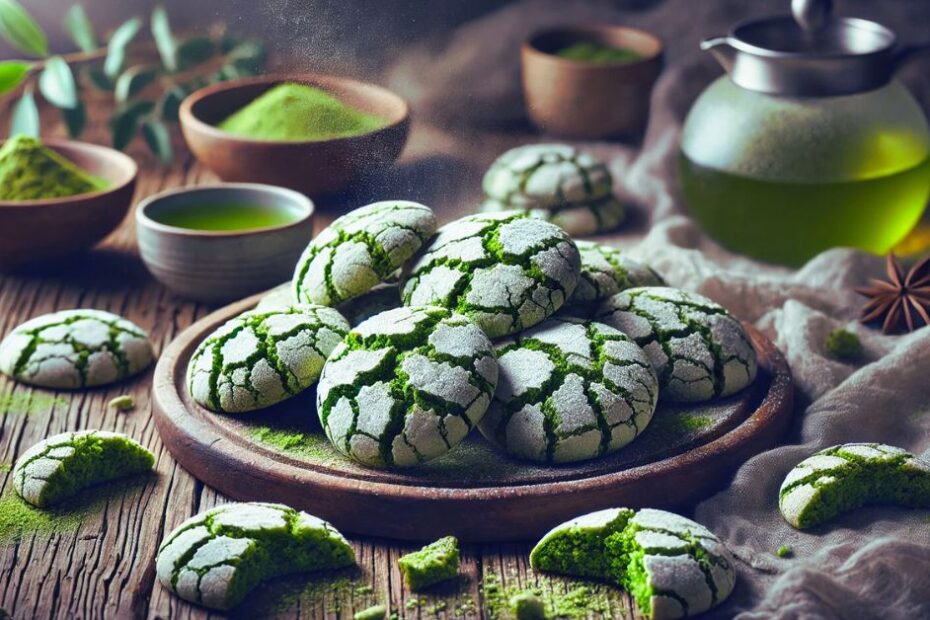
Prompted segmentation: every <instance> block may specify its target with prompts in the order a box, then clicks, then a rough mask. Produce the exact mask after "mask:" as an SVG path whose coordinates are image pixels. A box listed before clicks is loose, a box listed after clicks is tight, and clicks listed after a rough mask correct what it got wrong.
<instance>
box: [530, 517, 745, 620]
mask: <svg viewBox="0 0 930 620" xmlns="http://www.w3.org/2000/svg"><path fill="white" fill-rule="evenodd" d="M530 564H531V565H532V566H533V568H536V569H538V570H543V571H550V572H555V573H562V574H566V575H573V576H577V577H588V578H594V579H602V580H606V581H609V582H612V583H616V584H617V585H619V586H621V587H623V588H624V589H626V590H627V591H628V592H629V593H630V594H631V595H632V596H633V598H634V599H635V601H636V604H637V606H638V607H639V608H640V610H641V611H642V612H643V614H645V615H646V616H647V617H649V618H654V619H665V618H684V617H688V616H693V615H696V614H699V613H702V612H705V611H707V610H708V609H710V608H712V607H714V606H715V605H718V604H720V603H721V602H722V601H723V600H725V599H726V598H727V597H728V596H729V595H730V593H731V592H732V591H733V586H734V585H735V583H736V571H735V567H734V564H733V557H732V556H731V555H730V552H729V551H728V550H727V548H726V547H725V546H724V544H723V543H722V542H721V541H720V539H718V538H717V537H716V536H714V534H713V533H711V532H710V531H709V530H708V529H707V528H705V527H704V526H703V525H700V524H699V523H696V522H694V521H692V520H690V519H686V518H684V517H682V516H679V515H676V514H674V513H671V512H665V511H663V510H653V509H650V508H645V509H643V510H640V511H633V510H631V509H629V508H611V509H607V510H601V511H599V512H594V513H591V514H587V515H584V516H581V517H578V518H576V519H573V520H571V521H568V522H566V523H563V524H562V525H559V526H557V527H555V528H554V529H553V530H552V531H550V532H549V533H548V534H546V535H545V536H544V537H543V538H542V540H540V541H539V543H538V544H537V545H536V547H534V548H533V551H532V552H531V553H530Z"/></svg>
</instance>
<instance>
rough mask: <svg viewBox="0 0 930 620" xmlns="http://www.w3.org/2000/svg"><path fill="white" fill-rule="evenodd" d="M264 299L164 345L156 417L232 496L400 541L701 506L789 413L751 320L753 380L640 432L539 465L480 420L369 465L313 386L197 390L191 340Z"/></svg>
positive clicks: (786, 374)
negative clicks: (607, 512) (335, 438)
mask: <svg viewBox="0 0 930 620" xmlns="http://www.w3.org/2000/svg"><path fill="white" fill-rule="evenodd" d="M260 298H261V295H256V296H254V297H250V298H248V299H245V300H243V301H240V302H237V303H234V304H231V305H229V306H226V307H225V308H222V309H220V310H218V311H216V312H214V313H213V314H210V315H209V316H207V317H205V318H203V319H201V320H200V321H198V322H197V323H195V324H194V325H192V326H191V327H189V328H188V329H186V330H185V331H184V332H182V333H181V334H180V335H179V336H178V337H177V338H176V339H175V340H174V342H172V343H171V344H170V345H169V346H168V348H167V349H166V350H165V352H164V353H163V354H162V356H161V359H160V360H159V362H158V366H157V367H156V369H155V377H154V389H153V401H154V415H155V424H156V426H157V428H158V432H159V433H160V434H161V437H162V440H163V441H164V442H165V445H166V446H167V447H168V450H169V451H170V452H171V454H172V455H174V457H175V459H177V461H178V462H179V463H180V464H181V465H182V466H183V467H184V468H185V469H187V470H188V471H189V472H191V473H192V474H193V475H194V476H196V477H197V478H198V479H200V480H202V481H203V482H205V483H207V484H209V485H210V486H212V487H215V488H216V489H219V490H220V491H222V492H223V493H225V494H227V495H229V496H230V497H234V498H237V499H241V500H251V501H256V500H261V501H274V502H282V503H285V504H288V505H291V506H293V507H295V508H299V509H303V510H306V511H308V512H310V513H312V514H314V515H317V516H319V517H321V518H323V519H326V520H328V521H331V522H332V523H333V524H334V525H335V526H336V527H337V528H339V529H340V530H342V531H344V532H352V533H356V534H365V535H369V536H383V537H389V538H398V539H405V540H432V539H435V538H437V537H439V536H442V535H445V534H454V535H456V536H458V537H459V538H460V539H462V540H465V541H505V540H525V539H532V538H536V537H538V536H539V535H541V534H542V533H543V532H545V531H546V530H548V529H549V528H551V527H552V526H554V525H555V524H557V523H560V522H562V521H565V520H567V519H569V518H571V517H574V516H577V515H579V514H583V513H585V512H590V511H593V510H598V509H601V508H607V507H611V506H629V507H632V508H636V507H643V506H651V507H656V508H681V507H685V506H689V505H693V504H694V503H695V502H696V501H698V500H699V499H701V498H704V497H706V496H708V495H709V494H710V493H712V492H714V491H716V490H717V489H719V488H721V487H722V486H724V484H725V483H726V482H727V481H728V480H729V478H730V476H731V474H732V472H733V470H734V469H735V468H736V467H737V466H738V465H740V464H741V463H743V462H744V461H745V460H746V459H748V458H749V457H750V456H752V455H754V454H756V453H758V452H760V451H761V450H763V449H765V448H768V447H770V446H773V445H774V444H775V443H776V441H777V440H778V439H779V438H780V437H781V435H782V434H783V433H784V431H785V430H786V429H787V427H788V424H789V422H790V418H791V412H792V400H793V387H792V383H791V373H790V371H789V369H788V365H787V363H786V362H785V359H784V357H783V356H782V355H781V353H780V352H779V351H778V350H777V349H776V348H775V346H774V345H773V344H772V343H771V342H770V341H769V340H768V339H767V338H765V336H763V335H762V334H761V333H760V332H758V331H757V330H755V329H754V328H752V327H750V326H747V328H748V329H749V333H750V336H751V337H752V342H753V345H754V346H755V348H756V351H757V352H758V357H759V376H758V378H757V379H756V381H755V383H754V384H753V385H752V386H751V387H749V388H747V389H746V390H744V391H742V392H741V393H739V394H737V395H735V396H732V397H729V398H726V399H721V400H718V401H714V402H713V403H710V404H702V405H689V406H681V405H667V404H660V406H659V409H658V411H657V412H656V415H655V417H654V419H653V421H652V423H651V424H650V426H649V427H648V428H647V429H646V431H644V432H643V434H642V435H641V436H640V437H639V438H638V439H637V440H636V441H634V442H633V443H632V444H630V445H629V446H627V447H626V448H624V449H623V450H620V451H619V452H617V453H615V454H612V455H608V456H605V457H603V458H600V459H595V460H592V461H586V462H581V463H575V464H568V465H561V466H540V465H537V464H532V463H524V462H520V461H516V460H513V459H511V458H509V457H507V456H506V455H504V454H502V453H500V452H499V451H497V450H495V449H494V448H492V446H491V445H490V444H489V443H487V442H486V441H485V440H484V439H483V438H482V437H481V436H480V433H478V432H477V431H476V432H473V433H472V434H471V435H469V437H468V439H466V441H465V442H463V444H462V445H460V446H459V447H458V448H457V449H455V450H453V451H452V452H450V453H449V454H447V455H445V456H443V457H441V458H439V459H436V460H435V461H431V462H429V463H426V464H424V465H421V466H418V467H415V468H411V469H405V470H395V471H389V470H377V469H368V468H365V467H362V466H360V465H357V464H356V463H354V462H352V461H350V460H348V459H346V458H344V457H342V456H341V455H340V454H339V453H337V452H336V451H335V450H334V449H333V448H332V447H331V446H330V445H329V443H328V442H327V440H326V438H325V436H324V434H323V432H322V430H321V428H320V426H319V422H318V420H317V416H316V408H315V406H314V401H315V396H316V394H315V391H314V390H308V391H307V393H305V394H302V395H301V396H299V397H297V398H294V399H291V400H289V401H287V402H285V403H281V404H280V405H276V406H274V407H270V408H268V409H263V410H261V411H257V412H254V413H251V414H246V415H221V414H215V413H211V412H209V411H207V410H205V409H203V408H202V407H200V406H198V405H197V404H195V403H194V402H193V401H192V400H191V398H190V396H189V394H188V392H187V386H186V381H185V374H186V371H187V362H188V360H189V359H190V357H191V354H192V353H193V351H194V349H195V348H196V346H197V345H198V344H199V343H200V341H201V340H202V339H203V338H204V337H205V336H207V335H208V334H209V333H210V332H212V331H213V330H214V329H215V328H216V327H217V326H219V325H220V324H221V323H223V322H225V321H227V320H228V319H230V318H232V317H233V316H235V315H237V314H239V313H241V312H244V311H246V310H249V309H251V308H252V307H254V306H255V304H256V303H258V300H259V299H260Z"/></svg>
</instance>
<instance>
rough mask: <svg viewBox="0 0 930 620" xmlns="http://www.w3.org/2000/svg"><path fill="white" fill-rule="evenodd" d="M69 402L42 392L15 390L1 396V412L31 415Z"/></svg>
mask: <svg viewBox="0 0 930 620" xmlns="http://www.w3.org/2000/svg"><path fill="white" fill-rule="evenodd" d="M67 404H68V400H67V399H66V398H62V397H60V396H50V395H49V394H44V393H42V392H28V393H22V392H15V393H13V394H4V395H3V396H0V414H4V413H20V414H24V415H31V414H33V413H43V412H48V411H51V410H52V409H54V408H55V407H58V406H62V407H63V406H65V405H67Z"/></svg>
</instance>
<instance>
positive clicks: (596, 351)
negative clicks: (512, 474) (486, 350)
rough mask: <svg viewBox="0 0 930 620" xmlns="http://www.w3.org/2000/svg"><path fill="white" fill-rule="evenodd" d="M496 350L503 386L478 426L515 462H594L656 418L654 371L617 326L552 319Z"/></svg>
mask: <svg viewBox="0 0 930 620" xmlns="http://www.w3.org/2000/svg"><path fill="white" fill-rule="evenodd" d="M496 350H497V355H498V364H499V366H500V385H499V386H498V389H497V392H496V393H495V395H494V400H493V401H492V403H491V406H490V407H489V409H488V413H487V414H486V415H485V417H484V419H483V420H482V421H481V423H480V424H479V428H480V430H481V432H482V434H483V435H484V436H485V437H487V438H488V439H489V440H491V441H492V442H494V443H496V444H497V445H498V446H500V447H501V448H503V449H504V450H505V451H506V452H507V453H508V454H511V455H513V456H515V457H517V458H521V459H528V460H534V461H543V462H553V463H564V462H571V461H579V460H585V459H590V458H595V457H598V456H601V455H603V454H607V453H609V452H613V451H615V450H618V449H620V448H622V447H623V446H625V445H627V444H628V443H630V442H631V441H633V439H635V438H636V437H637V436H638V435H639V434H640V433H641V432H642V431H643V430H644V429H645V427H646V426H647V425H648V424H649V421H650V420H651V419H652V414H653V412H654V411H655V407H656V401H657V400H658V381H657V379H656V375H655V372H654V371H653V370H652V367H651V366H650V365H649V360H648V359H647V358H646V354H645V353H644V352H643V351H642V349H640V348H639V347H638V346H637V345H636V344H635V343H634V342H632V341H631V340H630V339H629V338H627V337H626V336H625V335H623V334H622V333H621V332H619V331H617V330H616V329H613V328H612V327H609V326H607V325H604V324H602V323H595V322H585V321H582V320H580V319H575V318H568V317H564V318H563V317H553V318H550V319H548V320H546V321H545V322H543V323H541V324H540V325H537V326H536V327H533V328H532V329H530V330H528V331H526V332H523V333H521V334H519V335H518V336H517V337H516V338H514V339H512V340H507V341H504V342H502V343H499V344H498V345H497V347H496Z"/></svg>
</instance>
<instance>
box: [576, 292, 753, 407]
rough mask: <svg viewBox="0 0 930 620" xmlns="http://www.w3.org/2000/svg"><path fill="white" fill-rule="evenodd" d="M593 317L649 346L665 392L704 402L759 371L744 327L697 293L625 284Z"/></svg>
mask: <svg viewBox="0 0 930 620" xmlns="http://www.w3.org/2000/svg"><path fill="white" fill-rule="evenodd" d="M594 319H595V320H597V321H602V322H604V323H607V324H608V325H610V326H612V327H616V328H617V329H619V330H620V331H622V332H623V333H625V334H626V335H627V336H629V337H630V338H632V339H633V340H634V341H636V343H637V344H639V345H640V346H641V347H642V348H643V350H644V351H646V355H648V356H649V361H650V362H651V363H652V366H653V368H655V370H656V373H657V374H658V376H659V388H660V390H661V396H662V398H666V399H668V400H672V401H681V402H700V401H706V400H710V399H712V398H717V397H719V396H729V395H730V394H734V393H736V392H738V391H739V390H741V389H743V388H744V387H746V386H747V385H749V384H750V383H752V381H753V380H754V379H755V377H756V370H757V368H756V351H755V349H754V348H753V346H752V343H751V341H750V340H749V334H747V333H746V329H745V328H744V327H743V325H742V324H741V323H740V322H739V321H738V320H736V319H735V318H734V317H733V316H732V315H731V314H730V313H729V312H727V310H726V309H725V308H723V307H722V306H720V305H718V304H716V303H714V302H713V301H711V300H709V299H707V298H706V297H704V296H702V295H698V294H697V293H692V292H689V291H682V290H679V289H674V288H668V287H659V286H656V287H640V288H631V289H627V290H625V291H623V292H621V293H617V294H616V295H614V296H613V297H610V298H608V299H606V300H605V301H604V302H603V303H602V304H601V305H600V306H599V307H598V308H597V310H596V311H595V313H594Z"/></svg>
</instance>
